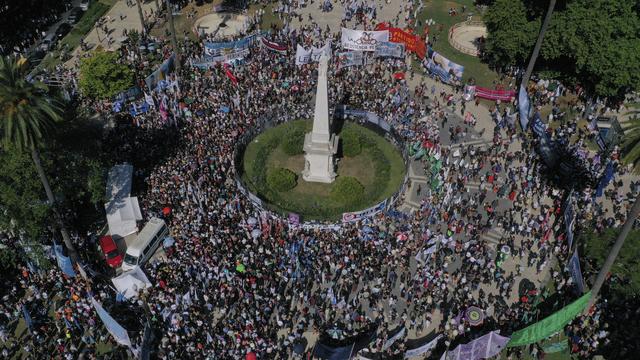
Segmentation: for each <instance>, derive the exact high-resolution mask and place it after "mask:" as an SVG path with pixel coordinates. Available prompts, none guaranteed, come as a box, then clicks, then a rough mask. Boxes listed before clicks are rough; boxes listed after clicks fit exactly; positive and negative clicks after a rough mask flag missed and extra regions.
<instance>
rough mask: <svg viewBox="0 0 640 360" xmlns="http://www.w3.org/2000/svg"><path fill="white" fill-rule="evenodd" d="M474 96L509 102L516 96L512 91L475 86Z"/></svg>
mask: <svg viewBox="0 0 640 360" xmlns="http://www.w3.org/2000/svg"><path fill="white" fill-rule="evenodd" d="M476 96H477V97H479V98H482V99H487V100H493V101H495V100H500V101H511V99H513V98H514V97H515V96H516V92H515V91H514V90H493V89H488V88H483V87H480V86H476Z"/></svg>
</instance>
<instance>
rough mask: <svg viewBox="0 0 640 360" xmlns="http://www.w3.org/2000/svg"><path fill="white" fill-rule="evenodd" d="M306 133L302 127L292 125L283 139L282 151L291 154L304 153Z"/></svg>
mask: <svg viewBox="0 0 640 360" xmlns="http://www.w3.org/2000/svg"><path fill="white" fill-rule="evenodd" d="M304 135H305V131H304V128H302V127H291V128H290V129H288V130H287V132H286V133H285V135H284V136H283V139H282V151H284V153H285V154H287V155H289V156H294V155H300V154H302V153H304Z"/></svg>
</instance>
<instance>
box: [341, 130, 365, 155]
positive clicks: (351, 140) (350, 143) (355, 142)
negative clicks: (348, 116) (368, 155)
mask: <svg viewBox="0 0 640 360" xmlns="http://www.w3.org/2000/svg"><path fill="white" fill-rule="evenodd" d="M340 138H341V139H342V154H343V155H344V156H348V157H354V156H357V155H360V153H361V152H362V144H361V142H360V134H358V133H357V132H356V131H354V130H351V129H345V130H344V131H343V132H342V133H341V134H340Z"/></svg>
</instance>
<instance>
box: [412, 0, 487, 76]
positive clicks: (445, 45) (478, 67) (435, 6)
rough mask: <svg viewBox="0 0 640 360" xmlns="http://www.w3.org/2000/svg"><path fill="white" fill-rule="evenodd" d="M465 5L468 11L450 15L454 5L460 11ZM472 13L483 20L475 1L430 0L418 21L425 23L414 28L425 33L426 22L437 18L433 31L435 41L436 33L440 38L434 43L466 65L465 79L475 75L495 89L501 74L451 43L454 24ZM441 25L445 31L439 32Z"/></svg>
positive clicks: (474, 18) (432, 27) (475, 18)
mask: <svg viewBox="0 0 640 360" xmlns="http://www.w3.org/2000/svg"><path fill="white" fill-rule="evenodd" d="M462 5H466V7H467V12H466V13H464V14H460V13H459V14H458V15H456V16H449V8H452V7H453V8H455V9H457V10H458V11H460V9H461V8H462ZM469 13H473V20H482V14H480V13H478V11H477V10H476V8H475V6H474V4H473V0H456V1H444V0H433V1H429V2H428V3H426V4H425V6H424V9H423V10H422V13H420V14H419V15H418V20H420V21H421V23H422V25H421V26H420V27H419V28H414V29H415V30H416V32H417V33H419V34H422V32H423V28H424V23H425V21H426V20H428V19H433V20H434V21H435V25H434V26H431V31H430V33H429V37H430V39H431V40H432V39H433V36H434V35H435V36H437V41H436V43H435V44H434V45H433V49H434V50H435V51H437V52H438V53H440V54H442V55H443V56H444V57H446V58H448V59H449V60H451V61H453V62H455V63H457V64H460V65H462V66H464V73H463V81H464V82H466V81H467V80H469V78H474V79H475V81H476V84H477V85H478V86H482V87H489V88H493V87H494V86H495V85H494V81H498V79H499V76H498V74H497V73H496V72H495V71H493V70H491V69H490V68H489V66H488V65H487V64H485V63H483V62H482V61H480V59H479V58H477V57H475V56H471V55H467V54H463V53H461V52H459V51H458V50H456V49H454V48H453V47H452V46H451V44H449V40H448V34H449V28H451V27H452V26H453V25H454V24H457V23H459V22H463V21H465V20H466V18H467V15H469ZM440 24H442V30H441V31H438V29H439V25H440ZM432 41H433V40H432ZM419 68H420V69H422V66H419Z"/></svg>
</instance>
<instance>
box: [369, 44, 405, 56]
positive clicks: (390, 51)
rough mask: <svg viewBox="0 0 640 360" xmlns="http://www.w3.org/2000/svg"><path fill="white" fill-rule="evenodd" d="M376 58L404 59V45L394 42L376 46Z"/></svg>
mask: <svg viewBox="0 0 640 360" xmlns="http://www.w3.org/2000/svg"><path fill="white" fill-rule="evenodd" d="M373 56H375V57H392V58H397V59H402V58H404V44H398V43H394V42H390V41H389V42H381V43H379V44H378V45H377V46H376V52H375V53H374V54H373Z"/></svg>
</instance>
